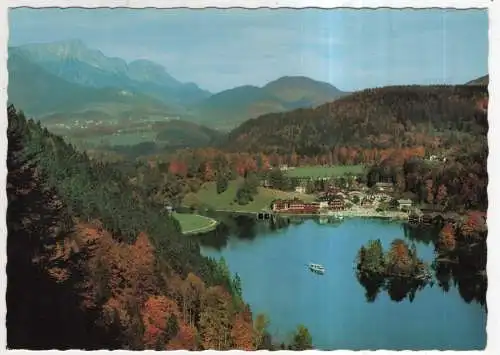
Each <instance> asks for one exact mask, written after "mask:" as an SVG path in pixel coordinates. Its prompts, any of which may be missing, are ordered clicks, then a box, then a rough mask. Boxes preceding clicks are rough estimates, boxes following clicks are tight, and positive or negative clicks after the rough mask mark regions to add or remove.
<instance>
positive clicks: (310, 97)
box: [194, 76, 346, 129]
mask: <svg viewBox="0 0 500 355" xmlns="http://www.w3.org/2000/svg"><path fill="white" fill-rule="evenodd" d="M345 94H346V93H344V92H342V91H340V90H338V89H337V88H335V87H334V86H332V85H330V84H327V83H324V82H320V81H315V80H312V79H309V78H306V77H300V76H296V77H291V76H286V77H282V78H280V79H277V80H275V81H272V82H270V83H268V84H267V85H265V86H264V87H262V88H259V87H256V86H239V87H236V88H234V89H230V90H225V91H223V92H220V93H218V94H215V95H212V96H210V97H209V98H207V99H205V100H204V101H202V102H201V103H200V104H198V105H196V106H195V107H194V110H195V116H197V117H198V118H199V120H200V122H203V123H205V124H207V125H211V126H217V127H219V128H226V129H229V128H233V127H235V126H237V125H238V124H239V123H241V122H243V121H245V120H247V119H249V118H254V117H258V116H261V115H263V114H267V113H271V112H284V111H289V110H293V109H296V108H309V107H314V106H318V105H320V104H323V103H325V102H328V101H332V100H334V99H336V98H339V97H341V96H344V95H345Z"/></svg>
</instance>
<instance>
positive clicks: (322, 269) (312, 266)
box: [309, 263, 325, 274]
mask: <svg viewBox="0 0 500 355" xmlns="http://www.w3.org/2000/svg"><path fill="white" fill-rule="evenodd" d="M309 269H310V270H311V271H313V272H316V273H318V274H324V273H325V267H324V266H323V265H320V264H313V263H310V264H309Z"/></svg>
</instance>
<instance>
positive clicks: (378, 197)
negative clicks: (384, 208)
mask: <svg viewBox="0 0 500 355" xmlns="http://www.w3.org/2000/svg"><path fill="white" fill-rule="evenodd" d="M372 198H373V200H374V201H378V202H389V201H391V200H392V196H391V195H389V194H386V193H383V192H379V193H375V194H373V195H372Z"/></svg>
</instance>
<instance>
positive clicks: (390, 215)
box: [215, 208, 408, 220]
mask: <svg viewBox="0 0 500 355" xmlns="http://www.w3.org/2000/svg"><path fill="white" fill-rule="evenodd" d="M215 211H216V212H225V213H239V214H247V215H256V214H258V213H276V214H278V215H280V216H304V217H312V216H328V214H323V213H294V212H286V211H283V212H273V211H264V210H263V211H243V210H242V211H238V210H222V209H219V210H215ZM340 214H341V215H342V216H343V217H344V218H359V217H362V218H384V219H394V220H407V219H408V213H406V212H401V211H381V212H378V211H376V210H375V209H374V208H350V209H346V210H343V211H341V212H340Z"/></svg>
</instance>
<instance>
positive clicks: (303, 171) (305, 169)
mask: <svg viewBox="0 0 500 355" xmlns="http://www.w3.org/2000/svg"><path fill="white" fill-rule="evenodd" d="M364 171H365V166H364V165H334V166H301V167H297V168H294V169H292V170H288V171H287V173H286V174H287V176H289V177H311V178H319V177H337V176H343V175H344V174H353V175H358V174H362V173H364Z"/></svg>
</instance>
